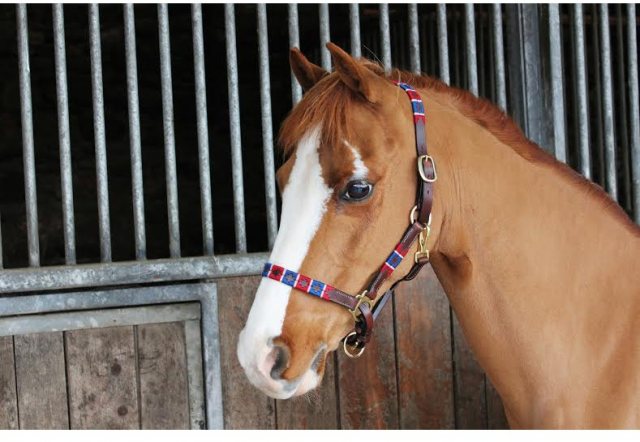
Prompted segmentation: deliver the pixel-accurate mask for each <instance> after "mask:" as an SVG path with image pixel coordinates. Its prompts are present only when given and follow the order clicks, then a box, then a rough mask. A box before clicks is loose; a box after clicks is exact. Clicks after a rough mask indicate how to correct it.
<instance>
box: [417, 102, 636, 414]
mask: <svg viewBox="0 0 640 442" xmlns="http://www.w3.org/2000/svg"><path fill="white" fill-rule="evenodd" d="M435 98H436V99H435V100H434V101H432V102H431V105H432V106H433V112H432V115H428V120H427V121H428V124H427V126H428V133H427V138H428V140H430V141H429V145H430V148H431V147H432V151H433V155H434V156H435V159H436V161H437V164H438V173H439V180H438V182H437V183H436V186H435V202H434V217H435V219H434V221H435V224H436V227H435V229H434V233H435V245H434V253H433V254H432V265H433V268H434V270H435V272H436V274H437V275H438V278H439V279H440V281H441V283H442V284H443V287H444V288H445V291H446V292H447V295H448V297H449V299H450V302H451V304H452V306H453V308H454V310H455V312H456V315H457V316H458V318H459V321H460V324H461V326H462V329H463V332H464V334H465V336H466V337H467V340H468V342H469V344H470V346H471V348H472V350H473V351H474V353H475V355H476V357H477V358H478V361H479V362H480V364H481V365H482V366H483V368H484V369H485V371H486V372H487V373H488V375H489V377H490V378H491V380H492V381H493V383H494V385H495V386H496V388H497V389H498V392H499V393H500V394H501V396H502V398H503V401H504V403H505V408H506V410H507V414H508V416H509V418H510V422H511V423H512V424H514V425H540V424H544V422H545V420H546V421H547V423H548V421H549V419H551V420H553V419H557V416H550V415H549V413H550V412H549V410H553V409H554V407H555V406H557V405H558V404H559V403H562V402H563V401H566V400H569V399H571V400H574V399H578V400H580V399H583V400H584V401H588V399H587V396H588V395H589V388H590V387H589V386H590V385H592V383H593V382H594V381H595V378H596V377H598V376H606V373H607V370H608V369H610V366H609V365H607V364H608V363H609V362H610V361H611V360H612V358H613V359H615V358H618V357H620V355H621V352H623V351H626V350H624V348H625V346H626V349H629V348H637V345H638V340H637V338H636V336H638V335H640V320H639V319H638V318H640V292H639V290H638V287H640V272H638V271H637V263H638V262H640V234H639V233H638V232H639V231H638V230H637V229H635V228H634V227H633V226H632V225H631V223H628V222H626V223H625V222H622V221H621V217H619V216H617V215H616V214H615V213H614V212H615V211H614V210H612V208H610V207H609V208H607V207H605V204H604V203H603V200H602V198H598V197H595V196H594V190H595V189H594V188H593V187H591V186H590V185H585V184H580V183H579V180H577V179H576V178H575V177H572V176H571V174H570V172H568V171H566V170H563V168H562V167H560V166H558V165H554V164H552V162H548V161H547V162H545V161H543V162H540V161H531V160H528V159H525V158H524V157H523V156H522V155H520V154H519V153H518V152H516V151H515V150H514V149H513V148H512V147H510V146H508V145H506V144H505V143H503V142H502V141H500V140H499V139H498V138H497V137H496V136H494V134H492V133H490V132H489V131H488V130H486V129H485V128H484V127H482V126H481V125H479V124H477V123H476V122H474V121H472V120H471V119H469V118H467V117H465V116H464V115H462V114H461V113H459V112H456V111H455V109H453V108H452V107H451V106H447V105H446V103H445V104H443V103H440V102H438V99H437V97H435ZM503 138H504V137H503ZM611 327H614V328H616V329H617V330H619V331H620V333H609V332H603V330H605V329H606V330H607V331H609V330H611ZM634 342H635V344H634ZM633 345H635V346H636V347H634V346H633ZM569 355H570V357H568V356H569ZM626 359H627V360H628V359H629V358H626ZM639 359H640V357H637V355H636V357H635V359H634V360H633V361H631V364H633V365H635V367H630V368H629V373H631V372H632V371H633V370H635V372H636V373H637V372H638V370H639V369H640V360H639ZM618 367H620V365H618ZM619 369H620V370H622V373H627V372H626V371H624V370H626V368H624V367H622V368H619ZM629 376H634V375H633V374H629ZM634 379H636V381H635V382H636V384H634V385H637V386H638V387H640V381H639V380H638V378H637V375H636V377H635V378H634ZM589 400H590V399H589ZM584 403H585V402H582V404H584ZM635 406H638V407H640V404H638V402H636V403H635ZM639 410H640V409H639ZM638 418H640V414H639V415H638ZM563 419H566V416H565V417H564V418H563ZM576 419H578V420H579V419H580V417H576Z"/></svg>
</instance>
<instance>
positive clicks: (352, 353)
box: [342, 331, 365, 359]
mask: <svg viewBox="0 0 640 442" xmlns="http://www.w3.org/2000/svg"><path fill="white" fill-rule="evenodd" d="M355 335H356V332H354V331H353V332H351V333H349V334H348V335H347V337H346V338H344V340H343V341H342V349H343V350H344V353H345V354H346V355H347V356H349V357H350V358H352V359H356V358H359V357H360V356H362V353H364V348H365V347H364V346H362V347H360V348H358V347H357V346H355V345H349V344H347V341H348V340H349V338H350V337H351V336H355Z"/></svg>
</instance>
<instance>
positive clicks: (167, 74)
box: [158, 3, 180, 258]
mask: <svg viewBox="0 0 640 442" xmlns="http://www.w3.org/2000/svg"><path fill="white" fill-rule="evenodd" d="M158 41H159V45H160V84H161V95H162V126H163V129H164V163H165V166H164V167H165V181H166V186H167V212H168V213H167V217H168V220H169V254H170V255H171V257H172V258H178V257H180V216H179V213H178V212H179V208H178V177H177V172H176V140H175V134H174V127H173V90H172V83H173V82H172V79H171V38H170V36H169V14H168V6H167V4H166V3H160V4H158Z"/></svg>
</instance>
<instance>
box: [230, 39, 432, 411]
mask: <svg viewBox="0 0 640 442" xmlns="http://www.w3.org/2000/svg"><path fill="white" fill-rule="evenodd" d="M327 47H328V49H329V51H330V52H331V55H332V59H333V64H334V66H335V71H334V72H331V73H329V72H326V71H325V70H323V69H322V68H320V67H318V66H316V65H314V64H312V63H311V62H309V61H308V60H307V59H306V58H305V57H304V55H302V54H301V53H300V51H298V50H297V49H292V51H291V54H290V63H291V68H292V70H293V73H294V74H295V76H296V77H297V79H298V81H299V83H300V84H301V85H302V87H303V89H305V91H306V93H305V95H304V98H303V99H302V100H301V101H300V103H299V104H298V105H296V106H295V107H294V109H293V110H292V111H291V113H290V115H289V116H288V117H287V119H286V120H285V121H284V123H283V125H282V128H281V131H280V144H281V147H282V148H283V149H284V152H285V155H286V158H287V159H286V161H285V162H284V164H283V165H282V167H281V168H280V170H278V173H277V180H278V185H279V188H280V190H281V192H282V215H281V224H280V229H279V231H278V236H277V238H276V241H275V244H274V247H273V251H272V253H271V257H270V262H271V263H273V264H274V265H273V266H271V267H270V265H268V266H267V268H265V273H264V274H263V276H265V277H264V278H263V279H262V282H261V283H260V286H259V287H258V291H257V293H256V296H255V300H254V302H253V306H252V308H251V311H250V313H249V316H248V319H247V322H246V326H245V328H244V329H243V330H242V332H241V334H240V338H239V343H238V358H239V361H240V363H241V365H242V367H243V368H244V370H245V372H246V374H247V376H248V378H249V379H250V381H251V382H252V383H253V384H254V385H255V386H257V387H258V388H260V389H261V390H262V391H264V392H265V393H266V394H268V395H270V396H272V397H274V398H280V399H283V398H288V397H291V396H297V395H301V394H304V393H306V392H307V391H309V390H311V389H313V388H315V387H316V386H317V385H318V384H319V383H320V381H321V379H322V376H323V373H324V369H325V362H326V359H327V355H328V354H329V352H331V351H333V350H335V349H336V348H338V346H339V345H340V342H341V341H342V340H343V338H345V336H346V335H347V334H349V333H350V332H351V330H352V329H353V328H354V318H355V319H356V323H357V321H358V320H360V319H361V318H360V317H359V315H360V313H362V315H363V316H367V317H370V311H369V308H371V309H373V308H374V305H375V303H376V302H379V301H380V298H381V294H382V293H384V292H385V291H386V290H387V289H389V288H390V287H391V286H392V285H393V284H394V283H395V282H397V281H398V280H399V279H400V278H402V277H403V276H404V275H405V274H407V273H408V272H409V270H410V269H411V267H412V264H413V263H414V259H413V257H414V252H415V250H416V247H417V245H416V244H417V241H416V242H413V241H411V242H410V243H409V242H407V244H406V245H407V247H406V249H407V250H405V251H404V252H403V254H406V255H407V256H409V257H410V259H406V260H402V261H401V262H400V261H398V262H396V263H395V264H396V265H397V269H395V270H396V271H395V272H393V273H392V274H385V277H384V278H382V279H380V280H379V284H378V285H379V287H376V290H375V292H376V296H373V298H374V299H371V300H368V299H367V303H366V304H367V308H364V307H363V306H361V305H360V303H357V302H352V301H353V300H354V299H361V298H363V295H362V292H363V288H364V287H368V286H370V284H371V280H372V279H375V278H376V277H377V276H379V275H380V269H381V264H382V263H385V260H387V259H388V257H389V253H390V252H392V251H393V250H394V248H396V247H397V245H398V241H399V240H400V238H402V237H403V232H404V234H405V235H406V234H407V232H408V230H407V225H410V224H411V223H409V214H410V212H411V209H412V208H413V207H414V204H415V203H416V188H417V182H418V180H419V178H418V176H419V175H418V173H417V172H416V129H415V127H416V126H415V125H414V118H415V115H416V114H415V109H412V103H411V100H410V98H411V97H410V96H409V97H408V96H407V94H406V93H405V92H403V90H402V89H400V88H399V87H397V86H396V85H395V84H394V83H393V82H391V81H390V80H389V79H388V78H386V76H385V73H384V71H383V69H381V68H380V66H378V65H377V64H374V63H372V62H369V61H366V60H356V59H354V58H352V57H351V56H350V55H349V54H347V53H346V52H345V51H343V50H342V49H340V48H339V47H337V46H335V45H333V44H331V43H329V44H328V45H327ZM422 112H424V111H422ZM422 115H423V114H422ZM422 121H423V122H424V116H422ZM422 138H424V136H423V137H422ZM429 207H430V203H429ZM413 221H415V220H413ZM414 224H416V225H420V226H422V224H420V223H414ZM409 230H411V229H409ZM414 230H415V229H414ZM418 230H420V231H422V228H420V229H418ZM416 232H417V231H416ZM416 232H413V233H411V232H409V233H410V234H412V235H413V234H414V233H416ZM414 236H416V235H414ZM413 239H415V238H413ZM421 239H422V238H421ZM274 275H275V277H273V276H274ZM305 275H306V276H305ZM285 278H287V281H285V280H284V279H285ZM315 280H317V281H322V283H320V282H317V283H316V281H315ZM283 282H287V283H286V284H284V283H283ZM309 284H316V285H314V286H313V287H310V286H309ZM334 287H338V288H339V289H340V290H336V292H340V293H341V294H342V295H344V293H348V294H353V295H356V296H349V297H345V296H343V298H344V299H343V298H340V299H339V300H338V301H340V302H337V303H335V302H334V303H332V302H326V300H325V299H326V298H327V297H330V296H328V295H327V293H328V291H333V290H334V289H333V288H334ZM310 294H313V295H316V296H310ZM333 294H334V295H335V293H333ZM357 295H361V296H360V298H357ZM335 296H337V295H335ZM320 298H325V299H320ZM339 304H343V305H339ZM355 304H358V306H357V308H356V306H355ZM344 305H350V306H351V307H352V309H351V311H350V309H349V308H345V307H344ZM360 344H363V343H360ZM355 345H357V344H355ZM356 350H357V349H356ZM360 351H361V349H360Z"/></svg>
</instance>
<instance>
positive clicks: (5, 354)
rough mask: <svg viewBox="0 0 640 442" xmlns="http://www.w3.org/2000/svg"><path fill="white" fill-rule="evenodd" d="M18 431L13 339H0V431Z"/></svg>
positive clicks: (9, 337) (8, 337)
mask: <svg viewBox="0 0 640 442" xmlns="http://www.w3.org/2000/svg"><path fill="white" fill-rule="evenodd" d="M16 429H18V396H17V394H16V372H15V367H14V358H13V337H11V336H7V337H3V338H0V430H16Z"/></svg>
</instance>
